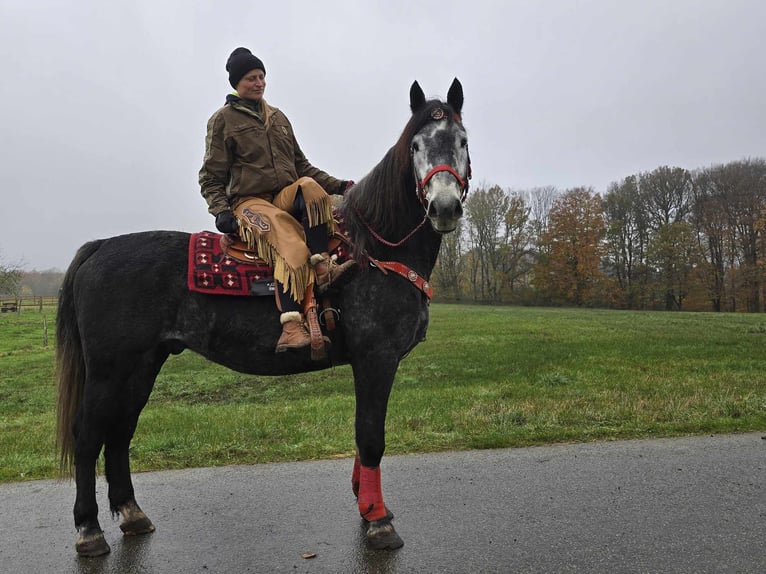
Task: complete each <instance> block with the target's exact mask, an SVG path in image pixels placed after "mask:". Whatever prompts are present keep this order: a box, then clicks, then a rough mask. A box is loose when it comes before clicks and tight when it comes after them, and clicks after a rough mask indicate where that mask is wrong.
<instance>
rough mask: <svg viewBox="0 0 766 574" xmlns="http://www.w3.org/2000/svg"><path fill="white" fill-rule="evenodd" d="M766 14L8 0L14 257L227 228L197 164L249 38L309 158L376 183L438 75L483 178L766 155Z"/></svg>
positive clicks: (5, 254)
mask: <svg viewBox="0 0 766 574" xmlns="http://www.w3.org/2000/svg"><path fill="white" fill-rule="evenodd" d="M764 37H766V2H763V1H762V0H715V1H714V0H708V1H705V0H642V1H634V0H631V1H627V0H626V1H622V0H620V1H618V0H592V1H586V0H582V1H575V0H568V1H567V0H539V1H538V0H525V1H521V0H497V1H493V0H473V1H470V0H463V1H454V0H439V1H430V0H429V1H413V0H378V1H375V0H359V1H351V0H348V1H341V0H329V1H328V0H323V1H309V0H305V1H290V0H281V1H275V2H257V1H254V0H249V1H244V0H226V1H224V2H222V1H220V0H196V1H194V2H189V1H183V0H172V1H163V0H113V1H108V2H106V1H103V0H58V1H55V0H35V1H30V0H0V67H1V68H0V69H1V70H2V74H1V75H0V78H1V79H0V125H1V126H2V128H1V129H2V136H3V137H2V138H1V139H0V152H1V153H0V190H2V191H1V193H2V206H1V207H0V261H2V262H3V263H5V264H8V263H17V264H21V265H22V266H23V268H25V269H27V270H31V269H37V270H43V269H49V268H53V267H55V268H59V269H64V268H66V266H67V265H68V264H69V261H70V260H71V258H72V256H73V255H74V253H75V251H76V250H77V248H78V247H79V246H80V245H81V244H82V243H84V242H86V241H89V240H91V239H96V238H100V237H107V236H112V235H119V234H122V233H128V232H132V231H140V230H147V229H178V230H182V231H198V230H202V229H214V224H213V218H212V217H211V216H209V215H208V214H207V206H206V205H205V202H204V200H203V199H202V197H201V196H200V194H199V186H198V184H197V172H198V170H199V168H200V165H201V161H202V155H203V152H204V136H205V125H206V122H207V119H208V117H210V115H211V114H212V113H213V112H214V111H215V110H216V109H217V108H218V107H220V105H222V104H223V101H224V97H225V95H226V93H228V92H229V91H230V87H229V84H228V79H227V75H226V72H225V70H224V66H225V62H226V58H227V57H228V55H229V53H230V52H231V51H232V50H233V49H234V48H235V47H237V46H246V47H248V48H250V49H251V50H252V51H253V53H254V54H256V55H257V56H259V57H260V58H261V59H262V60H263V61H264V63H265V65H266V69H267V83H268V85H267V89H266V99H267V100H268V101H269V102H270V103H271V104H273V105H275V106H277V107H279V108H281V109H282V110H283V111H284V112H285V113H286V114H287V116H288V117H289V118H290V120H291V122H292V123H293V127H294V128H295V131H296V134H297V137H298V141H299V142H300V144H301V147H302V148H303V150H304V151H305V152H306V155H307V156H308V158H309V160H310V161H311V162H312V163H313V164H314V165H316V166H317V167H320V168H322V169H324V170H325V171H327V172H329V173H331V174H332V175H335V176H336V177H339V178H342V179H357V180H358V179H359V178H361V177H362V176H363V175H364V174H365V173H367V172H368V171H369V170H370V168H372V167H373V166H374V165H375V164H376V163H377V162H378V161H380V159H381V158H382V157H383V154H384V153H385V151H386V150H387V149H388V148H389V147H390V146H391V145H392V144H393V143H394V142H395V140H396V139H397V137H398V136H399V134H400V132H401V130H402V128H403V127H404V125H405V123H406V121H407V119H408V114H409V110H408V103H409V102H408V93H409V87H410V84H411V83H412V81H413V80H418V81H419V82H420V84H421V86H422V87H423V89H424V91H425V92H426V94H427V95H433V96H440V97H442V98H443V97H445V96H446V90H447V88H448V87H449V84H450V82H451V81H452V78H453V77H455V76H457V77H458V78H459V79H460V80H461V82H462V83H463V88H464V91H465V107H464V121H465V124H466V127H467V129H468V132H469V145H470V148H471V159H472V161H473V173H474V180H473V184H474V186H476V185H480V184H487V185H493V184H497V185H500V186H502V187H503V188H512V189H525V188H531V187H537V186H545V185H554V186H556V187H558V188H560V189H562V190H564V189H567V188H570V187H574V186H579V185H590V186H593V188H594V189H595V191H597V192H601V193H603V192H604V191H605V190H606V188H607V186H608V185H609V183H611V182H613V181H618V180H621V179H622V178H624V177H626V176H628V175H631V174H633V173H638V172H641V171H650V170H653V169H654V168H656V167H659V166H661V165H671V166H680V167H685V168H688V169H695V168H698V167H706V166H709V165H712V164H717V163H726V162H729V161H734V160H738V159H742V158H743V157H756V156H757V157H763V156H764V155H766V111H765V109H766V105H765V104H764V101H765V100H764V97H765V94H766V89H765V88H766V49H764V48H763V45H762V44H763V38H764Z"/></svg>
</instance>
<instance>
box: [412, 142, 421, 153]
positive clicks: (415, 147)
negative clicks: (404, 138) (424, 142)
mask: <svg viewBox="0 0 766 574" xmlns="http://www.w3.org/2000/svg"><path fill="white" fill-rule="evenodd" d="M419 151H420V146H419V145H418V142H412V153H416V152H419Z"/></svg>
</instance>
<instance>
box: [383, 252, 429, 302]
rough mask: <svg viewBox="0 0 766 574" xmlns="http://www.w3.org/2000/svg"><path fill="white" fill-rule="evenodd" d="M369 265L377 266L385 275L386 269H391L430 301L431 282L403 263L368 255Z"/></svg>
mask: <svg viewBox="0 0 766 574" xmlns="http://www.w3.org/2000/svg"><path fill="white" fill-rule="evenodd" d="M370 265H372V266H373V267H377V268H378V269H380V270H381V271H382V272H383V273H384V274H386V275H387V274H388V271H393V272H394V273H396V274H397V275H401V276H402V277H404V278H405V279H406V280H407V281H409V282H410V283H412V284H413V285H414V286H415V287H417V288H418V289H419V290H420V291H421V292H422V293H423V294H424V295H425V296H426V299H428V301H431V297H433V295H434V289H433V287H431V284H430V283H429V282H428V281H426V280H425V279H424V278H423V277H421V276H420V275H418V274H417V273H416V272H415V271H414V270H412V269H410V268H409V267H407V266H406V265H404V264H403V263H399V262H398V261H378V260H377V259H374V258H372V257H370Z"/></svg>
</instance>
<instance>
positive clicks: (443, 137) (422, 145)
mask: <svg viewBox="0 0 766 574" xmlns="http://www.w3.org/2000/svg"><path fill="white" fill-rule="evenodd" d="M410 109H411V110H412V114H413V118H416V117H421V118H422V119H421V123H422V124H423V125H422V127H421V128H420V129H419V130H418V131H417V132H416V133H415V134H414V136H413V137H412V139H411V141H410V154H411V161H412V169H413V172H414V176H415V182H416V188H417V193H418V196H419V198H420V201H421V203H422V204H423V207H424V208H425V210H426V215H427V217H428V219H429V221H430V222H431V226H432V227H433V229H434V230H435V231H437V232H438V233H448V232H450V231H454V230H455V228H456V227H457V223H458V221H459V220H460V218H461V217H462V216H463V201H464V200H465V197H466V194H467V193H468V180H469V179H470V177H471V161H470V158H469V155H468V136H467V134H466V130H465V128H464V127H463V122H462V117H461V112H462V109H463V86H462V85H461V84H460V81H459V80H458V79H457V78H455V79H454V80H453V81H452V85H451V86H450V89H449V92H448V93H447V102H446V104H445V103H442V102H440V101H438V100H431V101H428V100H426V97H425V95H424V94H423V90H422V89H421V87H420V85H419V84H418V83H417V82H413V84H412V87H411V88H410Z"/></svg>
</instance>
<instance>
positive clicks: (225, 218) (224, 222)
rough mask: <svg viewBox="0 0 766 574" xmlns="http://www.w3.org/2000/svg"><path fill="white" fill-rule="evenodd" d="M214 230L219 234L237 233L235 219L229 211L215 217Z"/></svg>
mask: <svg viewBox="0 0 766 574" xmlns="http://www.w3.org/2000/svg"><path fill="white" fill-rule="evenodd" d="M215 228H216V229H217V230H218V231H220V232H221V233H235V234H236V233H239V224H238V223H237V218H236V217H234V214H233V213H232V212H231V211H222V212H221V213H219V214H218V215H216V216H215Z"/></svg>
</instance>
